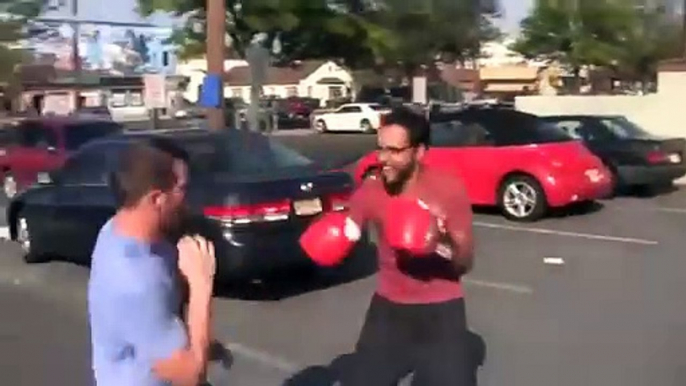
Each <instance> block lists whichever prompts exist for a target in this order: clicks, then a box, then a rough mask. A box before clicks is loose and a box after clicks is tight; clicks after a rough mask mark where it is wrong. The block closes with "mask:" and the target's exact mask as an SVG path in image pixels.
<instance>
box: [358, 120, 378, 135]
mask: <svg viewBox="0 0 686 386" xmlns="http://www.w3.org/2000/svg"><path fill="white" fill-rule="evenodd" d="M360 130H362V132H363V133H365V134H372V133H374V132H375V130H374V127H373V126H372V123H371V122H369V119H363V120H362V122H360Z"/></svg>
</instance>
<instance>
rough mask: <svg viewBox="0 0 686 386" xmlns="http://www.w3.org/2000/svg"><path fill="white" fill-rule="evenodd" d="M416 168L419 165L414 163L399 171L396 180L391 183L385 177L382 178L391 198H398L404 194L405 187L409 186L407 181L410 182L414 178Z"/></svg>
mask: <svg viewBox="0 0 686 386" xmlns="http://www.w3.org/2000/svg"><path fill="white" fill-rule="evenodd" d="M416 168H417V164H416V163H412V164H410V165H408V166H407V167H406V168H403V169H399V170H398V173H397V175H396V178H395V179H394V180H392V181H389V180H388V179H387V178H386V177H385V176H384V177H382V179H381V180H382V181H383V186H384V189H385V190H386V193H388V195H389V196H397V195H398V194H400V193H402V191H403V190H404V189H405V185H407V181H409V180H410V177H412V173H414V171H415V169H416Z"/></svg>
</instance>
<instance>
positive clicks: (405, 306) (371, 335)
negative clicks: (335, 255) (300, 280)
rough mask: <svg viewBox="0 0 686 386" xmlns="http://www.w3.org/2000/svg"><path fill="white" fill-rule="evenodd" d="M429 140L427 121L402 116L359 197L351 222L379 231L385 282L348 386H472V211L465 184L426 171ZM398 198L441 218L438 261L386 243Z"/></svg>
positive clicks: (395, 117) (386, 132)
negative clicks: (465, 283) (468, 297)
mask: <svg viewBox="0 0 686 386" xmlns="http://www.w3.org/2000/svg"><path fill="white" fill-rule="evenodd" d="M429 137H430V126H429V122H428V121H427V120H426V119H425V118H424V117H423V116H421V115H418V114H415V113H413V112H412V111H410V110H407V109H403V108H401V109H396V110H394V111H393V112H392V113H391V114H390V115H389V116H387V120H386V125H385V126H384V127H382V128H381V129H379V132H378V155H379V161H380V164H381V166H382V169H381V171H380V173H378V175H376V176H374V177H371V178H368V179H367V180H365V181H364V182H363V184H362V186H360V188H359V189H358V190H357V191H356V192H355V194H354V195H353V197H352V198H351V201H350V208H351V210H350V217H351V218H352V219H353V220H354V221H355V222H356V223H357V224H367V225H371V226H375V227H376V228H377V229H378V230H379V232H378V234H379V235H380V237H379V243H378V256H379V275H378V287H377V290H376V293H375V294H374V296H373V298H372V300H371V304H370V306H369V309H368V311H367V315H366V319H365V323H364V326H363V328H362V331H361V333H360V337H359V340H358V343H357V346H356V349H355V354H354V355H353V358H354V359H353V364H354V366H352V369H351V370H350V371H348V372H346V374H344V375H343V376H342V377H343V378H344V379H343V380H342V381H343V384H344V385H346V386H347V385H351V386H358V385H359V386H362V385H364V386H369V385H374V386H388V385H394V384H397V382H398V381H399V380H400V379H402V378H403V377H404V376H406V375H407V374H408V373H410V372H412V373H414V377H413V384H414V385H421V386H434V385H435V386H461V385H467V384H469V379H470V378H469V369H468V366H467V362H468V358H467V352H468V348H467V337H468V335H467V325H466V316H465V303H464V299H463V295H464V294H463V290H462V284H461V282H460V278H461V276H462V275H463V274H465V273H466V272H468V271H469V270H470V269H471V267H472V262H473V244H472V211H471V206H470V203H469V200H468V198H467V196H466V194H465V190H464V186H463V185H462V182H461V181H460V180H459V179H458V178H457V177H455V176H453V175H450V174H448V173H444V172H442V171H440V170H436V169H434V168H431V167H428V166H425V165H423V164H422V162H421V161H422V158H423V157H424V155H425V152H426V150H427V147H428V143H429ZM395 196H404V197H408V198H412V199H419V200H421V201H423V202H424V203H425V204H427V206H428V207H429V210H430V211H431V212H432V213H433V214H434V215H435V216H436V218H437V220H438V223H439V229H440V232H441V235H440V243H439V247H438V248H437V249H436V251H435V252H434V253H432V254H431V255H430V256H421V257H420V256H410V255H409V254H407V253H404V252H402V251H398V250H394V249H392V248H391V247H390V246H389V245H388V242H387V241H386V240H385V239H384V237H383V234H384V232H383V227H384V223H383V222H384V221H385V222H388V221H389V217H388V216H387V215H386V209H387V207H388V205H389V200H390V199H391V198H392V197H395ZM402 215H403V214H402V213H397V214H393V215H392V216H391V217H390V218H391V219H392V218H393V216H397V218H398V219H400V217H399V216H402Z"/></svg>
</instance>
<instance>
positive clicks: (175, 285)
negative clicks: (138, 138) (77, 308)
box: [88, 139, 215, 386]
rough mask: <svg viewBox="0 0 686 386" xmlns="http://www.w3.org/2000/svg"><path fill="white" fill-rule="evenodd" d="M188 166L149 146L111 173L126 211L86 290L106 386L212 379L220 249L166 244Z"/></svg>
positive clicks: (134, 148)
mask: <svg viewBox="0 0 686 386" xmlns="http://www.w3.org/2000/svg"><path fill="white" fill-rule="evenodd" d="M187 162H188V155H187V154H186V153H185V152H184V151H183V150H181V149H180V148H179V147H177V146H175V145H174V144H173V143H171V142H168V141H166V140H159V139H154V140H145V141H142V142H140V143H136V144H133V145H131V146H130V148H129V149H127V150H126V151H125V152H124V153H123V154H122V156H121V159H120V164H119V167H118V170H117V171H116V172H115V173H114V175H113V178H112V185H113V189H114V192H115V194H116V198H117V199H118V203H119V209H118V211H117V213H116V214H115V216H114V217H113V218H112V219H111V220H110V221H108V222H107V223H106V224H105V225H104V226H103V227H102V229H101V230H100V234H99V236H98V239H97V243H96V245H95V249H94V251H93V257H92V270H91V276H90V281H89V288H88V306H89V314H90V325H91V341H92V356H93V371H94V376H95V383H96V385H98V386H110V385H112V386H114V385H116V386H161V385H184V386H185V385H188V386H196V385H198V384H199V383H201V382H200V381H201V379H202V377H203V375H204V373H205V370H206V366H207V360H208V358H207V356H208V346H209V342H210V341H209V326H210V308H211V298H212V290H213V277H214V272H215V258H214V247H213V246H212V244H211V243H209V242H208V241H206V240H204V239H203V238H201V237H183V238H181V240H180V241H179V242H178V244H177V245H176V246H174V245H173V244H172V243H170V242H169V241H168V237H167V236H168V235H169V234H171V233H176V231H177V230H178V228H179V226H180V224H181V220H182V217H183V207H184V196H185V190H186V181H187V179H188V166H187ZM179 274H180V275H179ZM181 277H183V279H185V280H186V281H187V283H188V288H189V290H188V293H189V296H188V305H187V307H186V308H187V318H186V320H183V318H182V317H181V316H180V315H179V309H180V308H181V303H182V299H181V298H180V296H181V294H180V292H181V291H180V288H179V284H180V281H179V279H181Z"/></svg>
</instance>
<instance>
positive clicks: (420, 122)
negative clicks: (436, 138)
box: [384, 107, 431, 147]
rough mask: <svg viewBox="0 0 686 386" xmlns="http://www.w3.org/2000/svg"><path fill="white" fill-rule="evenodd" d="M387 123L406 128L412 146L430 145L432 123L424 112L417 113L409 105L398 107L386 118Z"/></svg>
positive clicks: (385, 122)
mask: <svg viewBox="0 0 686 386" xmlns="http://www.w3.org/2000/svg"><path fill="white" fill-rule="evenodd" d="M384 124H385V125H398V126H402V127H403V128H405V130H406V131H407V137H408V139H409V140H410V146H412V147H418V146H420V145H424V146H425V147H429V141H430V139H431V125H430V124H429V120H428V119H427V118H426V117H425V116H424V115H422V114H419V113H416V112H414V111H412V110H410V109H409V108H407V107H396V108H394V109H393V110H391V112H390V114H388V115H386V117H385V119H384Z"/></svg>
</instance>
